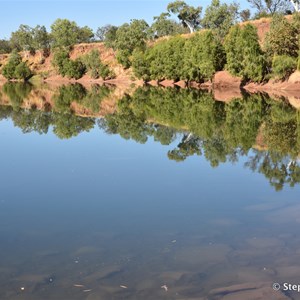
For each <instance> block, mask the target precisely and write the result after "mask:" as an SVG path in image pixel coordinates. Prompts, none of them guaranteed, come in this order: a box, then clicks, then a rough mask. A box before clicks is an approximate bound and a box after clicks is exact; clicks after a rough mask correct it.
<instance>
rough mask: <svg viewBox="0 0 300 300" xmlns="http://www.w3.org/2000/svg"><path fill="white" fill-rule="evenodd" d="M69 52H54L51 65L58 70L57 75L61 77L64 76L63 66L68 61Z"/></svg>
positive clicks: (60, 50)
mask: <svg viewBox="0 0 300 300" xmlns="http://www.w3.org/2000/svg"><path fill="white" fill-rule="evenodd" d="M69 58H70V56H69V52H68V51H66V50H62V49H59V50H57V51H55V52H54V55H53V59H52V61H51V63H52V65H53V66H54V67H55V68H56V69H57V70H58V72H59V74H60V75H62V76H63V77H64V76H66V68H65V64H66V62H67V61H68V60H69Z"/></svg>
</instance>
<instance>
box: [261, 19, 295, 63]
mask: <svg viewBox="0 0 300 300" xmlns="http://www.w3.org/2000/svg"><path fill="white" fill-rule="evenodd" d="M296 21H297V19H296V18H294V22H293V23H290V22H289V21H288V20H287V19H286V18H285V17H284V16H282V15H278V16H274V17H273V19H272V22H271V26H270V31H269V32H268V33H267V35H266V38H265V42H264V48H265V51H266V52H267V54H268V57H270V58H271V59H272V57H273V56H274V55H288V56H293V57H297V56H298V49H299V45H298V37H297V30H299V29H297V28H296V27H295V26H294V25H296Z"/></svg>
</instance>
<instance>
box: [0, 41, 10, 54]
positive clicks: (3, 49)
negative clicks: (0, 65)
mask: <svg viewBox="0 0 300 300" xmlns="http://www.w3.org/2000/svg"><path fill="white" fill-rule="evenodd" d="M11 51H12V47H11V45H10V41H7V40H0V54H6V53H10V52H11Z"/></svg>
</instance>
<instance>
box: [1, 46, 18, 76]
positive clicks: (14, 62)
mask: <svg viewBox="0 0 300 300" xmlns="http://www.w3.org/2000/svg"><path fill="white" fill-rule="evenodd" d="M21 62H22V58H21V55H20V54H19V53H18V51H17V50H13V52H12V53H11V55H10V57H9V60H8V62H7V64H6V65H5V66H4V67H3V68H2V75H3V76H4V77H5V78H6V79H8V80H11V79H14V78H15V70H16V67H17V66H18V65H19V64H20V63H21Z"/></svg>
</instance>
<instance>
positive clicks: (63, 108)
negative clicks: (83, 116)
mask: <svg viewBox="0 0 300 300" xmlns="http://www.w3.org/2000/svg"><path fill="white" fill-rule="evenodd" d="M86 95H87V90H86V89H85V88H84V87H83V86H82V85H81V84H79V83H75V84H69V85H63V86H61V87H59V90H58V93H57V94H56V95H55V96H54V98H53V100H54V106H55V109H56V111H58V112H61V113H66V112H71V108H70V105H71V103H72V102H81V101H82V99H83V98H84V97H85V96H86Z"/></svg>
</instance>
